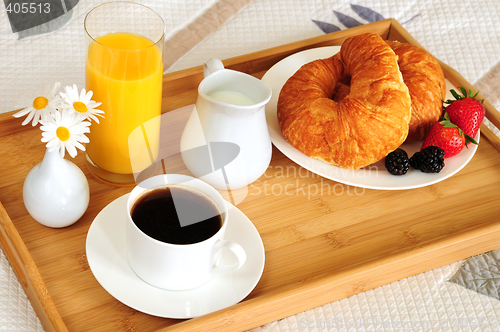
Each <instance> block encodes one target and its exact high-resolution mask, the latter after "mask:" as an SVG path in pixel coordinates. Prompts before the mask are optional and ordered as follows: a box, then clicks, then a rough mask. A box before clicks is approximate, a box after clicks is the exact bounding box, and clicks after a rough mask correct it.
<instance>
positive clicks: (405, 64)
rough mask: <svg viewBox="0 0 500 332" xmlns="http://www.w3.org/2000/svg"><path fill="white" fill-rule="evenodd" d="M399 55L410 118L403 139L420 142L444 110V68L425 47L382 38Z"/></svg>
mask: <svg viewBox="0 0 500 332" xmlns="http://www.w3.org/2000/svg"><path fill="white" fill-rule="evenodd" d="M385 42H386V43H387V44H388V45H389V46H390V47H391V48H392V50H393V51H394V52H395V53H396V55H397V56H398V64H399V70H400V71H401V74H403V80H404V82H405V84H406V86H407V87H408V90H409V91H410V97H411V110H412V113H411V120H410V128H409V130H408V137H407V138H406V142H413V141H422V140H423V139H424V138H425V136H426V135H427V133H428V132H429V130H430V129H431V127H432V125H433V124H434V123H436V122H437V121H438V120H439V118H440V117H441V115H442V113H443V100H444V98H445V96H446V81H445V79H444V74H443V69H442V68H441V66H440V65H439V63H438V62H437V60H436V59H435V58H434V57H433V56H432V54H430V53H429V52H427V51H426V50H424V49H422V48H420V47H417V46H414V45H411V44H406V43H400V42H397V41H389V40H386V41H385Z"/></svg>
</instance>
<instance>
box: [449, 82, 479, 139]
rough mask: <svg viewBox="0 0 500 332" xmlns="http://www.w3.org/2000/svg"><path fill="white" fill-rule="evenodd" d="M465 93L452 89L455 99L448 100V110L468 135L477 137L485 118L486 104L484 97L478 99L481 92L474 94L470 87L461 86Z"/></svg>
mask: <svg viewBox="0 0 500 332" xmlns="http://www.w3.org/2000/svg"><path fill="white" fill-rule="evenodd" d="M459 89H460V91H462V93H463V95H459V94H458V93H457V92H456V91H455V90H450V92H451V94H452V95H453V97H455V100H451V99H449V100H447V101H445V103H446V104H449V105H448V106H447V107H446V112H448V115H449V116H450V121H451V122H452V123H454V124H456V125H457V126H458V127H459V128H460V129H462V130H463V132H464V133H465V134H466V135H469V136H470V137H476V134H477V132H478V130H479V127H480V126H481V122H483V119H484V106H483V100H482V99H476V96H477V94H478V93H479V92H476V93H475V94H472V91H471V90H470V89H469V93H468V95H467V90H466V89H465V88H464V87H460V88H459Z"/></svg>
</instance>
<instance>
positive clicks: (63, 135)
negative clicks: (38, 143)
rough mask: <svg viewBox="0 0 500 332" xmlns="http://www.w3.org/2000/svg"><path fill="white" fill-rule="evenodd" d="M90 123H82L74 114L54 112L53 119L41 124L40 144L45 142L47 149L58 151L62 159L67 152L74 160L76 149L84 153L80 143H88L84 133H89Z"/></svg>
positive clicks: (83, 147)
mask: <svg viewBox="0 0 500 332" xmlns="http://www.w3.org/2000/svg"><path fill="white" fill-rule="evenodd" d="M89 126H90V122H88V121H83V120H82V119H80V117H79V116H78V115H77V114H76V113H74V112H63V113H62V114H61V113H60V112H59V111H56V112H55V114H54V117H53V118H49V120H48V121H46V122H45V121H44V122H42V126H41V127H40V129H41V130H42V131H43V132H42V142H44V143H45V142H47V145H46V146H47V149H49V151H54V150H56V149H59V153H60V155H61V157H62V158H64V153H65V151H66V150H68V153H69V155H70V156H71V157H72V158H74V157H75V156H76V154H77V151H76V148H78V149H80V150H82V151H85V146H83V145H82V144H81V143H88V142H89V139H88V137H87V136H85V135H84V134H85V133H88V132H90V129H89Z"/></svg>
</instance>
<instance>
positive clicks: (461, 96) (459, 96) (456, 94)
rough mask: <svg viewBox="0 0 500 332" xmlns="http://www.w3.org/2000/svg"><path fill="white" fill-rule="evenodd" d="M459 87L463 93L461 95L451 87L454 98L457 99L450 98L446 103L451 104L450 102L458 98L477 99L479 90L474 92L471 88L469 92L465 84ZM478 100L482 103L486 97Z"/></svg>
mask: <svg viewBox="0 0 500 332" xmlns="http://www.w3.org/2000/svg"><path fill="white" fill-rule="evenodd" d="M459 89H460V91H461V92H462V94H461V95H459V94H458V93H457V92H456V91H455V90H453V89H451V90H450V93H451V95H452V96H453V98H455V100H453V99H448V100H446V101H445V102H444V103H445V104H448V105H450V104H452V103H453V102H455V101H457V100H462V99H465V98H473V99H476V97H477V95H478V94H479V91H476V93H474V94H473V93H472V90H471V89H469V91H468V92H467V90H466V89H465V88H464V87H463V86H461V87H459ZM467 94H468V95H467ZM477 100H479V101H480V102H481V103H483V101H484V99H477Z"/></svg>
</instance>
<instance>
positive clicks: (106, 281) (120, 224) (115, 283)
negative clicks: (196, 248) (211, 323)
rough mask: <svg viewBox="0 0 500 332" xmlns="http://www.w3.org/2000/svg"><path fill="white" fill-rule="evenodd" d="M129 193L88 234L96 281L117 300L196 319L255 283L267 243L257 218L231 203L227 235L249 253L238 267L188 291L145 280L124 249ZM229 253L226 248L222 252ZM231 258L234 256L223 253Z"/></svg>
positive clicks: (242, 294)
mask: <svg viewBox="0 0 500 332" xmlns="http://www.w3.org/2000/svg"><path fill="white" fill-rule="evenodd" d="M127 197H128V194H126V195H124V196H122V197H120V198H118V199H116V200H114V201H113V202H111V203H110V204H109V205H107V206H106V207H105V208H104V209H103V210H102V211H101V212H100V213H99V214H98V215H97V217H96V218H95V219H94V221H93V223H92V225H91V226H90V229H89V231H88V234H87V247H86V250H87V260H88V262H89V266H90V269H91V270H92V273H93V274H94V276H95V278H96V279H97V281H98V282H99V283H100V284H101V286H102V287H104V289H105V290H106V291H107V292H108V293H109V294H111V295H112V296H113V297H115V298H116V299H117V300H118V301H120V302H122V303H124V304H126V305H128V306H129V307H131V308H134V309H136V310H138V311H141V312H144V313H147V314H150V315H154V316H159V317H168V318H191V317H197V316H201V315H204V314H208V313H210V312H213V311H216V310H220V309H223V308H226V307H229V306H231V305H233V304H236V303H238V302H239V301H241V300H243V299H244V298H245V297H246V296H247V295H248V294H250V292H251V291H252V290H253V289H254V288H255V286H256V285H257V283H258V281H259V280H260V277H261V275H262V271H263V270H264V245H263V243H262V239H261V237H260V235H259V232H258V231H257V229H256V228H255V226H254V225H253V224H252V222H251V221H250V220H249V219H248V218H247V217H246V216H245V215H244V214H243V213H242V212H241V211H240V210H238V209H237V208H236V207H234V206H233V205H231V204H230V203H227V202H226V203H227V204H228V207H229V220H230V221H229V224H228V225H227V229H226V238H227V239H231V240H234V241H236V242H238V243H239V244H240V245H241V246H242V247H243V248H244V249H245V251H246V253H247V260H246V262H245V264H244V265H243V266H242V267H241V268H240V269H238V270H237V271H234V272H231V273H226V274H222V275H216V276H214V277H213V278H212V279H210V280H209V281H208V282H207V283H205V284H204V285H202V286H200V287H198V288H195V289H192V290H189V291H167V290H163V289H160V288H156V287H154V286H151V285H149V284H147V283H146V282H144V281H142V279H140V278H139V277H138V276H137V275H136V274H135V273H134V272H133V271H132V269H131V268H130V266H129V265H128V262H127V258H126V254H125V233H126V231H125V221H126V218H127V214H126V211H127ZM223 254H224V253H223ZM222 259H228V260H230V259H231V257H230V255H228V256H224V255H223V257H222Z"/></svg>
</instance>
